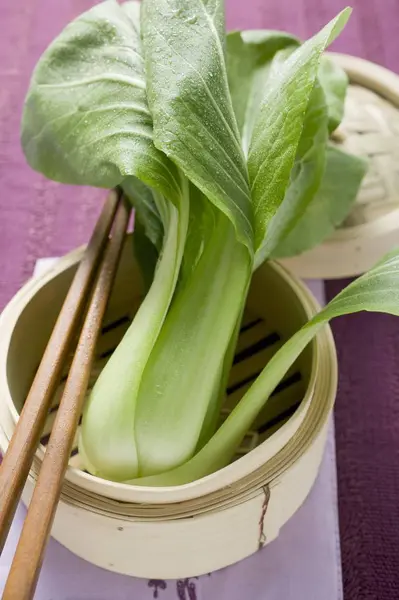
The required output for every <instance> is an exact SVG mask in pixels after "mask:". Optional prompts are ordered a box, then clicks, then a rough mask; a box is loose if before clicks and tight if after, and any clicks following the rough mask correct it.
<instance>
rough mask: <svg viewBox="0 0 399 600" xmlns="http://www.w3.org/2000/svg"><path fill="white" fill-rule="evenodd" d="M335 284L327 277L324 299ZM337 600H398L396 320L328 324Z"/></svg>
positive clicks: (362, 318) (356, 318) (365, 318)
mask: <svg viewBox="0 0 399 600" xmlns="http://www.w3.org/2000/svg"><path fill="white" fill-rule="evenodd" d="M342 287H343V282H329V283H328V284H327V285H326V292H327V296H328V298H329V299H331V298H332V297H333V296H335V295H336V294H337V293H338V292H339V291H340V290H341V289H342ZM333 331H334V335H335V340H336V343H337V348H338V359H339V362H340V378H339V391H338V398H337V403H336V407H335V424H336V451H337V464H338V489H339V518H340V532H341V554H342V563H343V565H342V566H343V583H344V591H345V596H344V597H345V600H358V599H359V600H360V599H361V600H396V599H397V598H399V552H398V550H399V469H398V456H399V364H398V356H399V323H398V319H397V318H395V317H392V316H390V315H381V314H371V313H368V314H367V313H360V314H358V315H352V316H350V317H342V318H341V319H337V320H336V321H335V322H333Z"/></svg>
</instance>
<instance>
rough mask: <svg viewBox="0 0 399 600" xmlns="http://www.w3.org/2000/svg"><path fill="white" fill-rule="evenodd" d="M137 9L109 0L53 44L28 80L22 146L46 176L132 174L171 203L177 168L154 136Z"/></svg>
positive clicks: (98, 181)
mask: <svg viewBox="0 0 399 600" xmlns="http://www.w3.org/2000/svg"><path fill="white" fill-rule="evenodd" d="M139 10H140V9H139V4H138V3H136V2H128V3H126V4H124V5H119V4H118V3H117V2H116V1H115V0H108V1H107V2H103V3H101V4H98V5H96V6H94V7H93V8H92V9H91V10H89V11H87V12H86V13H84V14H83V15H81V16H80V17H78V18H77V19H75V20H74V21H72V23H70V24H69V25H68V26H67V27H66V28H65V29H64V31H63V32H62V33H61V34H60V35H59V36H58V37H57V38H56V39H55V40H54V41H53V42H52V44H51V45H50V47H49V48H48V49H47V50H46V52H45V53H44V54H43V56H42V58H41V59H40V61H39V63H38V65H37V66H36V69H35V71H34V74H33V77H32V81H31V84H30V88H29V91H28V95H27V99H26V104H25V108H24V114H23V119H22V146H23V149H24V152H25V155H26V157H27V160H28V162H29V164H30V165H31V166H32V167H33V168H34V169H36V170H37V171H40V172H42V173H44V174H45V175H46V176H47V177H49V178H50V179H54V180H56V181H61V182H63V183H71V184H82V185H92V186H97V187H105V188H111V187H114V186H116V185H118V184H120V183H121V181H122V180H123V179H124V178H125V177H127V176H131V175H133V176H136V177H138V178H139V179H141V180H142V181H143V182H145V183H147V184H148V185H151V186H152V187H154V188H156V189H158V190H159V191H161V193H163V194H164V195H165V196H167V197H168V198H169V199H171V200H173V199H176V196H179V195H180V184H179V179H178V176H177V172H176V168H175V167H174V165H172V164H171V163H170V161H168V160H167V158H166V157H165V156H164V155H163V154H162V153H161V152H160V151H159V150H157V149H156V148H155V146H154V144H153V141H152V119H151V114H150V112H149V109H148V105H147V99H146V84H145V72H144V61H143V57H142V54H141V43H140V30H139Z"/></svg>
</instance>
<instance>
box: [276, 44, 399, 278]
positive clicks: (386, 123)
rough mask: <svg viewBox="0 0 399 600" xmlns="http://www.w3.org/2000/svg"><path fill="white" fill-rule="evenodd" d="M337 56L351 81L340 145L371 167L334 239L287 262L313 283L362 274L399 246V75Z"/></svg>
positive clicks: (349, 58)
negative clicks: (313, 280) (311, 279)
mask: <svg viewBox="0 0 399 600" xmlns="http://www.w3.org/2000/svg"><path fill="white" fill-rule="evenodd" d="M331 57H332V58H333V59H334V60H335V61H336V62H338V64H340V65H341V66H342V67H343V68H344V69H345V71H346V72H347V74H348V76H349V80H350V85H349V87H348V94H347V99H346V104H345V116H344V119H343V121H342V124H341V126H340V127H339V129H338V130H337V132H336V133H335V140H336V142H337V144H338V145H339V147H341V148H342V149H343V150H346V151H347V152H350V153H352V154H356V155H358V156H363V157H365V158H366V159H367V161H368V165H369V166H368V171H367V174H366V176H365V178H364V180H363V183H362V186H361V189H360V190H359V194H358V197H357V199H356V202H355V205H354V207H353V210H352V212H351V214H350V215H349V216H348V217H347V219H346V220H345V222H344V223H343V224H342V225H341V226H340V228H339V229H337V230H336V231H335V232H334V234H333V236H332V237H331V238H329V239H328V240H326V241H325V242H324V243H323V244H321V245H319V246H318V247H316V248H314V249H312V250H310V251H308V252H305V253H303V254H301V255H300V256H296V257H293V258H289V259H284V260H283V261H281V262H282V263H283V264H285V265H286V266H287V267H288V268H289V269H291V270H292V271H294V272H295V273H296V274H297V275H299V276H301V277H307V278H324V279H330V278H331V279H333V278H341V277H351V276H355V275H359V274H360V273H363V272H365V271H367V270H368V269H369V268H371V267H372V266H373V265H374V264H375V263H376V262H377V260H379V259H380V258H381V256H382V255H384V254H385V253H386V252H388V251H389V250H391V249H392V248H393V247H395V246H397V245H399V167H398V164H399V162H398V159H399V110H398V108H399V76H398V75H396V74H395V73H392V72H391V71H388V70H387V69H384V68H383V67H380V66H378V65H376V64H374V63H371V62H369V61H366V60H363V59H360V58H355V57H353V56H347V55H344V54H335V53H332V54H331Z"/></svg>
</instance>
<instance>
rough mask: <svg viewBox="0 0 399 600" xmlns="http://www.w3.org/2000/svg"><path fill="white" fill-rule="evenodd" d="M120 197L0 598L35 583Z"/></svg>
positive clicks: (104, 295)
mask: <svg viewBox="0 0 399 600" xmlns="http://www.w3.org/2000/svg"><path fill="white" fill-rule="evenodd" d="M129 215H130V210H129V209H128V207H127V204H126V203H125V202H123V201H122V202H121V204H120V206H119V208H118V211H117V214H116V218H115V225H114V230H113V234H112V237H111V240H110V242H109V243H108V246H107V249H106V250H105V253H104V258H103V261H102V264H101V267H100V271H99V274H98V277H97V280H96V284H95V287H94V290H93V294H92V297H91V300H90V304H89V308H88V310H87V314H86V318H85V321H84V324H83V328H82V332H81V335H80V338H79V342H78V346H77V349H76V352H75V355H74V358H73V361H72V365H71V369H70V371H69V375H68V379H67V382H66V386H65V390H64V393H63V395H62V398H61V402H60V406H59V408H58V412H57V416H56V418H55V422H54V425H53V428H52V431H51V435H50V440H49V443H48V446H47V449H46V453H45V456H44V460H43V463H42V466H41V469H40V473H39V477H38V480H37V483H36V486H35V489H34V492H33V496H32V499H31V501H30V505H29V509H28V514H27V516H26V519H25V523H24V526H23V528H22V533H21V537H20V540H19V543H18V546H17V550H16V552H15V555H14V560H13V563H12V566H11V570H10V573H9V576H8V579H7V582H6V587H5V589H4V593H3V600H15V599H16V598H18V600H30V599H31V598H33V594H34V591H35V588H36V583H37V580H38V577H39V573H40V568H41V565H42V562H43V556H44V549H45V547H46V543H47V540H48V537H49V535H50V529H51V526H52V523H53V520H54V516H55V512H56V508H57V503H58V500H59V496H60V493H61V487H62V482H63V478H64V474H65V471H66V469H67V466H68V460H69V456H70V453H71V450H72V445H73V441H74V436H75V433H76V429H77V427H78V422H79V417H80V414H81V411H82V406H83V400H84V398H85V394H86V390H87V386H88V382H89V377H90V371H91V366H92V363H93V359H94V355H95V347H96V343H97V339H98V336H99V333H100V329H101V324H102V320H103V317H104V313H105V309H106V306H107V301H108V298H109V295H110V292H111V288H112V284H113V281H114V277H115V273H116V269H117V266H118V263H119V258H120V254H121V250H122V246H123V241H124V238H125V233H126V228H127V225H128V222H129Z"/></svg>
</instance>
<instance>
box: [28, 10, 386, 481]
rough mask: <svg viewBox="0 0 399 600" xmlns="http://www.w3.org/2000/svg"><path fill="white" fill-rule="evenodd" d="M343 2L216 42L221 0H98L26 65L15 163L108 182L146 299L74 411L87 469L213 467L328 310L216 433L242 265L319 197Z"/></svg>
mask: <svg viewBox="0 0 399 600" xmlns="http://www.w3.org/2000/svg"><path fill="white" fill-rule="evenodd" d="M349 12H350V11H349V10H345V11H343V12H342V13H340V14H339V15H338V16H337V17H336V18H335V19H333V20H332V21H331V22H330V23H329V24H328V25H327V26H326V27H324V29H322V30H321V31H320V32H319V33H318V34H317V35H316V36H314V37H313V38H312V39H310V40H308V41H307V42H305V43H303V44H299V42H298V40H296V39H295V38H293V37H292V36H290V35H288V34H282V33H280V32H252V33H251V34H250V33H242V34H239V35H238V34H232V35H231V36H230V37H229V40H228V43H227V45H226V36H225V24H224V8H223V2H222V0H143V2H142V3H141V4H139V3H137V2H126V3H123V4H118V3H117V2H116V1H114V0H107V1H106V2H103V3H101V4H98V5H96V6H95V7H94V8H92V9H91V10H89V11H88V12H86V13H85V14H83V15H82V16H81V17H78V18H77V19H76V20H75V21H73V22H72V23H71V24H70V25H69V26H68V27H67V28H66V29H65V30H64V31H63V32H62V33H61V35H60V36H59V37H58V38H57V39H56V40H55V41H54V42H53V43H52V44H51V46H50V47H49V49H48V50H47V51H46V52H45V53H44V55H43V57H42V59H41V60H40V61H39V64H38V66H37V68H36V70H35V73H34V75H33V78H32V82H31V86H30V89H29V92H28V96H27V101H26V106H25V111H24V117H23V124H22V143H23V148H24V151H25V154H26V156H27V159H28V161H29V163H30V164H31V165H32V166H33V167H34V168H35V169H37V170H39V171H41V172H42V173H44V174H45V175H47V176H48V177H50V178H52V179H55V180H57V181H61V182H65V183H72V184H84V185H94V186H97V187H112V186H116V185H118V186H121V187H122V188H123V190H124V192H125V195H126V196H127V197H128V198H129V199H130V200H131V202H132V204H133V205H134V207H135V209H136V223H137V231H136V242H137V243H138V244H139V246H138V249H139V250H140V251H143V250H144V251H145V253H144V255H143V256H142V257H141V260H142V263H143V265H145V266H146V269H145V274H146V275H147V277H146V285H147V293H146V296H145V298H144V301H143V302H142V305H141V306H140V308H139V310H138V312H137V314H136V315H135V317H134V319H133V322H132V324H131V326H130V327H129V329H128V331H127V333H126V334H125V336H124V337H123V339H122V341H121V342H120V344H119V345H118V347H117V348H116V350H115V352H114V353H113V354H112V356H111V358H110V360H109V362H108V363H107V365H106V366H105V368H104V369H103V371H102V372H101V374H100V377H99V378H98V380H97V382H96V384H95V386H94V388H93V390H92V392H91V394H90V397H89V399H88V402H87V403H86V406H85V410H84V415H83V422H82V428H81V436H80V442H79V449H80V452H81V455H82V458H83V459H84V462H85V465H86V467H87V469H88V470H89V471H90V472H91V473H93V474H96V475H99V476H102V477H105V478H109V479H113V480H116V481H135V482H142V483H146V482H149V484H153V485H161V484H162V482H166V484H168V485H169V484H176V483H183V482H186V481H192V480H193V479H195V478H196V477H200V476H202V475H204V474H207V473H209V472H211V471H212V470H214V469H217V468H219V467H221V466H223V465H224V464H226V462H227V461H228V460H229V459H230V458H231V456H232V453H233V452H234V449H235V446H236V444H237V443H239V442H240V441H241V438H242V436H243V435H244V434H245V431H246V429H247V428H248V427H249V425H250V424H251V422H252V419H253V418H254V416H256V414H257V411H259V410H260V408H261V407H262V405H263V404H264V402H265V400H266V399H267V396H268V395H269V394H270V393H271V391H272V390H273V389H274V387H275V386H276V385H277V383H278V378H279V377H281V376H282V375H283V374H284V373H285V372H286V370H287V369H288V368H289V367H290V365H291V364H292V362H293V361H294V360H295V358H296V357H297V356H298V354H299V353H300V352H301V350H302V349H303V348H304V347H305V346H306V344H307V343H308V342H309V341H310V340H311V339H312V337H313V336H314V335H315V333H316V331H317V329H318V327H319V326H320V327H321V326H322V324H323V323H324V322H325V321H327V320H328V319H329V318H330V316H329V314H330V313H322V314H324V315H325V317H324V318H321V320H319V321H314V322H311V323H310V324H309V325H308V326H306V327H305V328H304V329H303V330H301V332H299V333H297V334H296V336H294V338H293V339H292V340H291V341H290V342H289V343H288V344H287V345H286V346H285V347H284V348H282V349H281V350H280V351H279V352H278V354H277V355H276V357H275V358H274V359H273V360H272V361H271V362H270V363H269V365H268V366H267V367H266V368H265V370H264V371H263V373H262V374H261V375H260V377H259V378H258V380H257V381H256V382H255V384H254V385H253V387H252V388H251V389H250V390H249V391H248V392H247V394H246V395H245V396H244V398H243V400H242V402H241V403H240V404H239V405H238V406H237V408H236V409H235V410H234V412H233V413H232V414H231V415H230V417H229V418H228V419H227V421H226V422H225V423H224V424H223V425H222V426H221V427H220V428H219V429H217V430H216V428H217V417H218V414H219V411H220V407H221V405H222V402H223V397H224V393H225V388H226V381H227V375H228V373H229V370H230V367H231V363H232V359H233V355H234V348H235V345H236V340H237V335H238V331H239V326H240V321H241V317H242V314H243V310H244V307H245V303H246V297H247V292H248V289H249V286H250V282H251V277H252V273H253V269H254V268H255V267H256V266H257V264H259V263H260V261H261V260H264V259H265V258H268V257H269V256H270V255H271V254H272V253H273V252H275V251H277V249H278V248H281V244H282V243H283V242H284V240H288V239H290V238H289V236H290V235H291V234H292V235H294V232H295V231H296V228H297V227H299V226H300V223H301V218H302V217H303V215H304V214H306V213H307V211H308V206H311V201H312V199H313V198H316V197H319V201H321V200H320V196H317V193H318V191H319V190H320V189H321V186H322V185H323V181H324V180H323V173H324V172H325V165H326V161H325V151H326V146H327V138H328V132H329V130H331V128H332V127H333V124H334V123H335V122H336V121H337V119H339V117H340V114H339V110H340V102H341V100H342V97H341V96H342V90H343V88H342V82H341V81H340V80H339V78H338V77H337V74H336V73H335V72H334V70H331V69H329V67H328V66H327V67H326V66H324V67H322V72H321V71H320V64H321V60H322V53H323V51H324V50H325V48H326V47H327V46H328V44H329V43H330V42H331V41H332V40H333V39H334V38H335V37H336V35H338V33H339V32H340V31H341V29H342V28H343V26H344V25H345V23H346V21H347V19H348V16H349ZM226 47H227V53H226ZM240 85H241V89H240ZM327 164H328V163H327ZM334 218H335V217H334ZM144 242H148V244H149V246H148V247H147V249H145V244H144ZM384 281H385V280H384ZM381 285H383V284H381ZM271 293H272V291H271ZM366 304H367V303H366ZM366 304H364V305H365V306H366ZM367 306H368V305H367ZM323 319H324V320H323ZM215 431H216V432H215Z"/></svg>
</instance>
